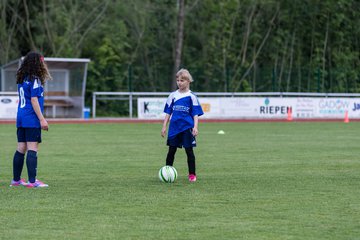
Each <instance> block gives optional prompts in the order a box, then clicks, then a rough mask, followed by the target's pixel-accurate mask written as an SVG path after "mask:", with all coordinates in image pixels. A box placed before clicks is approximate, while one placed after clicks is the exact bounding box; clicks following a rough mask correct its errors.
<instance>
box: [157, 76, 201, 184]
mask: <svg viewBox="0 0 360 240" xmlns="http://www.w3.org/2000/svg"><path fill="white" fill-rule="evenodd" d="M191 82H193V78H192V76H191V75H190V73H189V71H188V70H186V69H180V71H178V72H177V74H176V83H177V86H178V90H176V91H175V92H172V93H171V94H170V95H169V97H168V99H167V101H166V104H165V108H164V112H165V113H166V115H165V119H164V123H163V127H162V130H161V136H162V137H165V135H166V129H167V124H168V122H169V120H170V125H169V132H168V139H167V145H168V146H169V150H168V154H167V157H166V165H170V166H172V165H173V163H174V159H175V153H176V150H177V148H182V147H184V148H185V152H186V155H187V163H188V167H189V181H190V182H195V181H196V168H195V155H194V151H193V147H196V140H195V137H196V136H197V135H198V133H199V132H198V123H199V121H198V117H199V116H201V115H203V114H204V113H203V110H202V108H201V105H200V103H199V101H198V99H197V97H196V96H195V95H194V93H192V92H191V91H190V83H191Z"/></svg>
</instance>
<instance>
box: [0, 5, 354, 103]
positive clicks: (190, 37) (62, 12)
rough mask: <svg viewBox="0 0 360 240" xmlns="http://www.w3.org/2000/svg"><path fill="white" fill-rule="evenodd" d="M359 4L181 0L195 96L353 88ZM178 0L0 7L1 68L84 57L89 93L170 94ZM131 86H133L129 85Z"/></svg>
mask: <svg viewBox="0 0 360 240" xmlns="http://www.w3.org/2000/svg"><path fill="white" fill-rule="evenodd" d="M359 9H360V2H359V1H356V0H338V1H318V0H304V1H300V0H295V1H294V0H282V1H277V0H257V1H251V0H226V1H225V0H221V1H212V0H202V1H187V2H186V6H185V24H184V29H185V31H184V42H183V48H182V63H181V67H185V68H188V69H189V70H190V71H191V73H192V74H193V77H194V79H195V82H194V83H193V85H192V89H193V90H194V91H197V92H200V91H230V92H231V91H254V92H267V91H284V92H348V93H354V92H359V90H360V89H359V88H360V86H359V81H360V79H359V75H360V60H359V59H360V58H359V52H360V30H359V27H358V26H359V25H360V11H359ZM177 12H178V5H177V1H170V0H169V1H160V0H133V1H130V0H122V1H110V0H106V1H104V0H89V1H75V0H63V1H50V0H41V1H40V0H39V1H35V0H28V1H21V0H13V1H0V14H1V18H0V55H1V58H0V64H5V63H6V62H8V61H10V60H13V59H15V58H18V57H20V56H21V55H22V54H24V53H26V52H27V51H29V50H33V49H37V50H40V51H41V52H43V53H44V54H45V55H46V56H48V57H86V58H90V59H91V60H92V62H91V64H90V67H89V74H88V85H87V100H90V97H91V93H92V92H93V91H129V90H132V91H170V90H171V82H173V81H174V77H173V76H172V70H173V66H174V56H175V54H174V51H175V50H174V49H175V41H176V39H175V38H176V26H177ZM130 86H131V89H130Z"/></svg>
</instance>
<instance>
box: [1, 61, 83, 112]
mask: <svg viewBox="0 0 360 240" xmlns="http://www.w3.org/2000/svg"><path fill="white" fill-rule="evenodd" d="M21 60H22V58H20V59H17V60H14V61H12V62H9V63H7V64H5V65H3V66H2V68H1V90H0V91H2V92H5V93H6V92H17V86H16V71H17V69H18V67H19V66H20V63H21ZM44 60H45V62H46V64H47V66H48V69H49V72H50V74H51V76H52V78H53V79H52V80H51V81H47V82H46V83H45V86H44V92H45V103H44V115H45V116H46V117H52V118H83V116H84V114H83V111H84V102H85V89H86V78H87V68H88V63H89V62H90V59H84V58H47V57H45V59H44Z"/></svg>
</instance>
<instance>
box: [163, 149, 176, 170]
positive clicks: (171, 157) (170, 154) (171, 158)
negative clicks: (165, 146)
mask: <svg viewBox="0 0 360 240" xmlns="http://www.w3.org/2000/svg"><path fill="white" fill-rule="evenodd" d="M176 150H177V147H173V146H169V151H168V154H167V156H166V165H168V166H172V165H173V164H174V159H175V153H176Z"/></svg>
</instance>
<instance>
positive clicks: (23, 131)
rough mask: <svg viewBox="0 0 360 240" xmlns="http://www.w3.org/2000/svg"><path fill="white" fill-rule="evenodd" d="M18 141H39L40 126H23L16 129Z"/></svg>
mask: <svg viewBox="0 0 360 240" xmlns="http://www.w3.org/2000/svg"><path fill="white" fill-rule="evenodd" d="M17 139H18V142H38V143H41V128H23V127H19V128H18V129H17Z"/></svg>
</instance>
